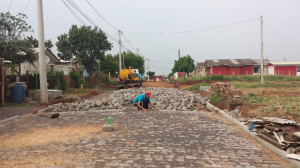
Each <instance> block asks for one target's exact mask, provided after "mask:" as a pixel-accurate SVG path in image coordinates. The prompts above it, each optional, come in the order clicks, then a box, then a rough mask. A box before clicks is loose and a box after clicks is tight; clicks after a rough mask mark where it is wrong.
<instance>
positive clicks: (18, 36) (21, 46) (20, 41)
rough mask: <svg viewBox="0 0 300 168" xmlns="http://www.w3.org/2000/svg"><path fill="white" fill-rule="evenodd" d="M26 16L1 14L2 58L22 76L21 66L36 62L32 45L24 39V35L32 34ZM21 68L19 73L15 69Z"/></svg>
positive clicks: (0, 51)
mask: <svg viewBox="0 0 300 168" xmlns="http://www.w3.org/2000/svg"><path fill="white" fill-rule="evenodd" d="M26 18H27V16H26V15H25V14H21V13H19V14H17V15H16V16H13V15H11V14H10V13H9V12H7V13H0V57H2V58H4V59H5V60H10V61H11V62H12V66H11V67H12V69H13V70H14V71H15V72H16V73H18V74H19V75H20V74H21V71H20V64H21V63H24V62H28V63H32V64H33V62H34V61H35V60H36V57H35V56H34V53H33V50H32V49H31V45H30V43H29V42H28V41H27V40H26V39H24V36H23V33H25V32H31V31H32V30H31V26H29V25H28V24H27V23H26V21H25V19H26ZM15 65H18V66H19V71H17V70H16V69H15V67H14V66H15Z"/></svg>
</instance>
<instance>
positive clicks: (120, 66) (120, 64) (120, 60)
mask: <svg viewBox="0 0 300 168" xmlns="http://www.w3.org/2000/svg"><path fill="white" fill-rule="evenodd" d="M119 70H120V73H121V70H122V58H121V30H119Z"/></svg>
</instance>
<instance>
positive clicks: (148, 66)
mask: <svg viewBox="0 0 300 168" xmlns="http://www.w3.org/2000/svg"><path fill="white" fill-rule="evenodd" d="M145 60H146V61H147V63H148V66H147V72H148V74H147V73H146V74H147V76H148V80H149V59H145Z"/></svg>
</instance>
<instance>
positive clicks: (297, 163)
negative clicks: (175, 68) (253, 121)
mask: <svg viewBox="0 0 300 168" xmlns="http://www.w3.org/2000/svg"><path fill="white" fill-rule="evenodd" d="M207 105H208V106H209V107H206V109H211V110H210V111H216V110H217V109H218V108H217V107H215V106H213V105H212V104H210V103H209V102H206V106H207ZM217 112H218V113H220V114H221V115H222V116H223V117H224V118H226V119H227V120H228V121H230V122H231V123H233V124H235V125H236V126H238V127H239V128H240V129H242V130H243V131H244V132H246V133H247V134H248V135H250V136H251V137H253V138H254V139H256V140H257V141H259V142H260V143H261V144H263V145H264V146H265V147H267V148H268V149H270V150H271V151H272V152H274V153H276V154H277V155H279V156H281V157H282V158H283V159H284V160H286V161H288V162H289V163H290V164H292V166H293V167H299V168H300V161H297V160H294V159H289V158H287V157H286V155H287V154H288V153H287V152H286V151H284V150H281V149H279V148H277V147H276V146H274V145H273V144H271V143H269V142H268V141H266V140H264V139H262V138H260V137H258V136H257V135H256V134H255V133H254V132H251V131H249V129H248V127H246V126H245V125H244V124H243V123H241V122H239V121H238V120H236V119H235V118H233V117H231V116H230V115H228V114H227V113H225V112H224V111H223V110H220V109H218V111H217Z"/></svg>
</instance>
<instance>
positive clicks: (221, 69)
mask: <svg viewBox="0 0 300 168" xmlns="http://www.w3.org/2000/svg"><path fill="white" fill-rule="evenodd" d="M211 68H212V73H210V72H211V71H209V75H230V67H228V66H215V67H211Z"/></svg>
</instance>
